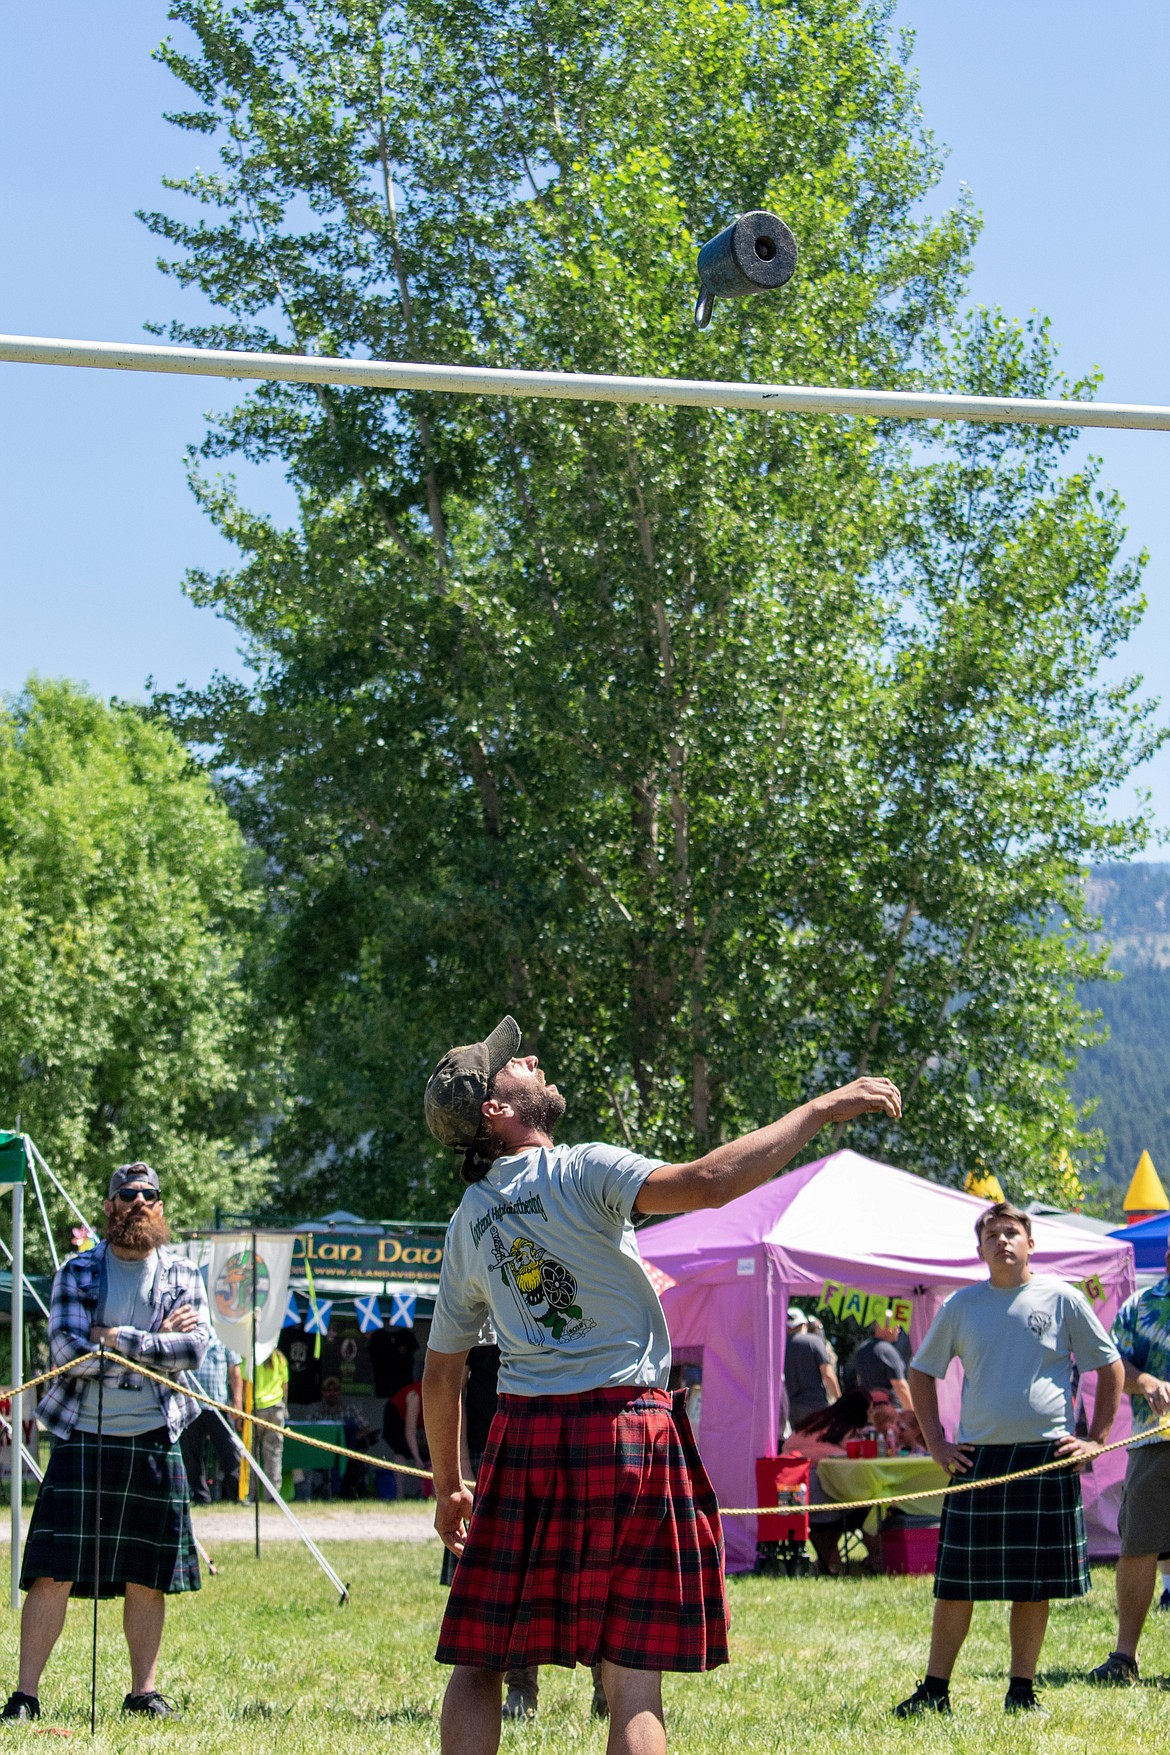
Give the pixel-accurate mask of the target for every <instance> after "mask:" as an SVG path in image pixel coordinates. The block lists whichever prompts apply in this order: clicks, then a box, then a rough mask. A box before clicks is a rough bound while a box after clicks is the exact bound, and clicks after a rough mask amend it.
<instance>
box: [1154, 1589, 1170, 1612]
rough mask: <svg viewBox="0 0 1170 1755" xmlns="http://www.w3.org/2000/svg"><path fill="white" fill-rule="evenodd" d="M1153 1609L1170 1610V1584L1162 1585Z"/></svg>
mask: <svg viewBox="0 0 1170 1755" xmlns="http://www.w3.org/2000/svg"><path fill="white" fill-rule="evenodd" d="M1154 1607H1155V1609H1170V1584H1168V1585H1163V1587H1162V1594H1161V1596H1160V1597H1159V1598H1158V1600H1157V1602H1156V1603H1155V1604H1154Z"/></svg>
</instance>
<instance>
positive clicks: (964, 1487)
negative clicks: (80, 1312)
mask: <svg viewBox="0 0 1170 1755" xmlns="http://www.w3.org/2000/svg"><path fill="white" fill-rule="evenodd" d="M104 1356H105V1358H106V1359H108V1360H110V1361H111V1362H112V1363H115V1364H118V1365H124V1366H125V1367H126V1369H127V1370H128V1371H136V1372H137V1373H138V1375H139V1376H140V1377H147V1378H149V1379H150V1381H151V1382H152V1383H160V1384H162V1386H163V1387H164V1389H170V1390H177V1391H178V1393H179V1394H180V1395H186V1396H190V1397H191V1399H192V1400H193V1401H197V1402H202V1403H203V1406H204V1407H206V1408H214V1409H215V1410H216V1412H217V1413H220V1414H226V1415H228V1416H229V1417H231V1418H234V1417H235V1415H237V1414H238V1413H239V1409H238V1408H233V1407H230V1406H229V1405H228V1404H227V1403H226V1402H217V1401H215V1400H213V1398H212V1397H211V1396H209V1395H204V1393H203V1391H202V1390H199V1389H191V1388H189V1387H188V1385H187V1384H185V1383H176V1382H175V1380H174V1378H173V1377H164V1376H163V1374H162V1372H160V1371H152V1370H151V1369H150V1367H149V1366H147V1365H141V1364H139V1363H138V1361H137V1360H136V1359H127V1358H126V1356H125V1354H124V1353H115V1352H111V1351H110V1350H109V1349H108V1348H107V1349H106V1351H105V1355H104ZM98 1357H99V1355H98V1352H97V1349H96V1348H95V1349H94V1351H93V1352H91V1353H82V1354H81V1356H80V1358H77V1359H71V1360H70V1361H69V1363H68V1364H67V1365H55V1366H54V1367H53V1368H52V1370H51V1371H43V1372H42V1373H41V1375H40V1376H39V1377H30V1378H29V1380H28V1382H27V1383H22V1384H19V1385H18V1386H17V1388H16V1389H5V1390H0V1395H5V1396H15V1395H22V1394H23V1393H24V1391H25V1390H28V1389H37V1388H39V1387H40V1385H41V1384H42V1383H48V1382H50V1380H51V1379H52V1378H54V1377H61V1376H62V1375H63V1374H64V1373H65V1372H66V1371H74V1370H76V1368H77V1366H79V1365H85V1364H87V1363H88V1362H89V1360H91V1359H96V1358H98ZM248 1418H249V1420H250V1421H251V1422H252V1423H253V1424H254V1425H256V1426H262V1427H263V1428H264V1430H265V1431H266V1432H278V1433H280V1435H281V1436H282V1437H283V1436H285V1434H286V1431H287V1428H286V1427H284V1426H280V1425H278V1424H277V1423H276V1421H275V1420H265V1419H263V1418H262V1417H261V1415H259V1414H257V1413H254V1412H253V1413H251V1414H249V1416H248ZM1164 1435H1170V1418H1168V1419H1165V1420H1163V1421H1161V1422H1160V1423H1159V1424H1158V1425H1157V1426H1150V1427H1147V1428H1146V1430H1145V1431H1144V1432H1131V1433H1130V1435H1129V1437H1128V1438H1117V1439H1115V1440H1114V1441H1113V1443H1112V1444H1103V1445H1102V1446H1101V1448H1100V1450H1099V1451H1098V1453H1097V1455H1098V1456H1108V1455H1109V1453H1110V1452H1111V1451H1114V1450H1127V1449H1128V1448H1129V1446H1130V1445H1131V1444H1138V1443H1142V1442H1144V1441H1145V1440H1146V1439H1148V1438H1156V1437H1162V1436H1164ZM289 1436H291V1437H292V1438H293V1439H295V1441H296V1442H297V1443H298V1444H308V1445H311V1446H312V1447H313V1448H314V1449H315V1450H326V1451H328V1452H329V1454H330V1455H331V1456H344V1457H346V1458H348V1459H349V1460H350V1461H352V1462H359V1463H367V1464H368V1465H369V1467H370V1468H373V1469H385V1470H386V1471H387V1472H389V1473H392V1474H396V1475H410V1476H412V1477H413V1478H414V1479H415V1480H419V1481H433V1480H434V1475H433V1474H432V1473H431V1471H430V1469H416V1468H412V1467H411V1465H410V1464H409V1463H395V1462H390V1461H388V1460H387V1458H385V1457H380V1456H370V1455H369V1453H368V1452H367V1451H364V1450H350V1449H348V1448H347V1447H346V1446H345V1445H344V1444H330V1443H329V1441H328V1440H327V1439H325V1438H313V1437H312V1436H311V1435H310V1434H309V1433H308V1432H293V1433H291V1434H289ZM794 1454H796V1453H794ZM1092 1460H1093V1461H1094V1462H1095V1461H1096V1460H1097V1459H1096V1457H1094V1458H1093V1459H1092ZM1077 1462H1078V1459H1077V1458H1076V1457H1056V1458H1054V1460H1053V1461H1052V1462H1046V1463H1037V1464H1036V1465H1035V1466H1034V1467H1033V1468H1030V1469H1015V1470H1014V1471H1013V1472H1012V1473H1011V1474H1010V1475H987V1476H985V1477H984V1478H983V1479H982V1480H979V1481H952V1482H951V1484H950V1485H949V1486H947V1487H924V1488H921V1489H919V1490H916V1491H915V1492H913V1493H889V1494H886V1495H885V1496H884V1497H883V1498H880V1499H828V1500H823V1501H821V1503H820V1504H818V1505H815V1506H814V1505H810V1506H805V1507H801V1508H800V1509H801V1510H802V1511H804V1510H808V1511H827V1510H830V1509H831V1508H832V1507H833V1506H836V1505H839V1506H841V1507H842V1509H846V1508H847V1509H848V1510H850V1511H872V1510H877V1509H881V1508H883V1507H885V1506H887V1505H899V1506H900V1505H911V1504H913V1503H914V1502H915V1501H916V1500H920V1499H946V1498H949V1497H950V1496H951V1495H952V1494H955V1493H978V1492H981V1491H982V1489H983V1488H984V1487H1004V1486H1006V1485H1007V1484H1008V1483H1009V1482H1011V1481H1026V1480H1028V1479H1029V1478H1030V1477H1031V1476H1033V1475H1048V1474H1051V1473H1052V1472H1053V1471H1054V1470H1055V1469H1072V1468H1076V1466H1077ZM463 1485H464V1486H465V1487H471V1488H474V1486H475V1482H474V1481H464V1483H463ZM795 1509H797V1508H795V1507H793V1506H791V1505H734V1506H720V1508H719V1515H720V1516H721V1517H777V1516H779V1517H783V1516H784V1515H785V1514H786V1513H787V1514H788V1515H791V1514H792V1512H793V1511H794V1510H795Z"/></svg>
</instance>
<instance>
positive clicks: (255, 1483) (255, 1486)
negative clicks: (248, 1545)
mask: <svg viewBox="0 0 1170 1755" xmlns="http://www.w3.org/2000/svg"><path fill="white" fill-rule="evenodd" d="M256 1393H257V1384H256V1233H255V1231H253V1233H252V1412H253V1414H255V1413H256ZM259 1456H260V1428H259V1426H257V1424H256V1422H255V1420H253V1421H252V1490H253V1492H254V1493H255V1495H256V1558H257V1560H259V1558H260V1476H259V1475H258V1474H257V1473H256V1466H255V1465H256V1463H257V1461H258V1460H259Z"/></svg>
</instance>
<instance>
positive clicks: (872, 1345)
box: [846, 1335, 906, 1395]
mask: <svg viewBox="0 0 1170 1755" xmlns="http://www.w3.org/2000/svg"><path fill="white" fill-rule="evenodd" d="M846 1376H847V1377H848V1378H849V1380H850V1382H855V1383H856V1384H857V1387H858V1388H859V1389H863V1390H865V1392H866V1394H867V1395H869V1394H872V1392H873V1391H874V1390H875V1389H881V1390H884V1391H885V1392H886V1394H887V1395H889V1394H890V1392H891V1391H892V1389H893V1387H894V1383H895V1381H896V1380H898V1379H904V1378H905V1376H906V1366H905V1364H904V1363H903V1360H902V1355H901V1353H900V1352H899V1351H898V1349H897V1347H896V1346H895V1345H894V1343H893V1341H879V1340H878V1338H877V1336H876V1335H871V1337H870V1338H869V1340H867V1341H862V1343H861V1345H860V1346H859V1347H858V1349H857V1351H856V1352H855V1353H854V1355H853V1357H852V1359H850V1361H849V1370H848V1372H847V1373H846Z"/></svg>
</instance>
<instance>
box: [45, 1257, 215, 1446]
mask: <svg viewBox="0 0 1170 1755" xmlns="http://www.w3.org/2000/svg"><path fill="white" fill-rule="evenodd" d="M108 1247H109V1246H108V1244H106V1243H99V1244H98V1245H97V1247H96V1249H89V1250H86V1252H85V1253H84V1254H83V1255H74V1256H70V1258H69V1260H68V1261H64V1262H62V1264H61V1266H60V1268H59V1270H58V1272H57V1275H56V1277H55V1279H54V1280H53V1292H52V1296H51V1298H50V1300H49V1358H50V1361H51V1363H52V1364H54V1365H68V1363H69V1361H70V1360H71V1359H80V1358H81V1356H82V1354H83V1353H89V1352H92V1351H93V1342H92V1341H91V1340H90V1338H89V1331H90V1329H91V1328H92V1327H93V1325H94V1324H95V1323H96V1321H97V1312H98V1308H99V1305H100V1303H101V1298H102V1293H103V1291H104V1288H105V1277H106V1275H105V1260H106V1252H107V1249H108ZM180 1304H189V1305H190V1306H191V1308H192V1310H194V1312H195V1314H196V1315H197V1316H198V1318H199V1322H198V1325H197V1327H195V1328H193V1329H192V1330H191V1332H190V1334H185V1335H184V1334H165V1335H164V1334H160V1333H159V1332H158V1331H159V1329H160V1327H161V1326H162V1322H163V1318H164V1317H166V1316H169V1314H170V1313H171V1311H172V1310H175V1309H177V1308H178V1306H179V1305H180ZM210 1334H211V1318H210V1315H209V1313H208V1309H207V1292H206V1290H205V1289H204V1285H203V1276H202V1274H201V1273H200V1272H199V1269H198V1268H197V1267H196V1266H195V1265H194V1263H193V1262H189V1261H187V1260H186V1259H185V1257H183V1256H181V1255H172V1254H171V1252H170V1250H169V1249H160V1250H159V1252H158V1272H157V1273H156V1274H155V1277H154V1292H153V1296H152V1310H151V1321H150V1329H149V1330H144V1329H140V1328H120V1329H119V1330H118V1333H117V1340H116V1342H115V1351H117V1352H119V1353H124V1354H125V1356H126V1357H127V1358H128V1359H137V1360H139V1361H140V1362H141V1363H142V1364H143V1365H147V1366H149V1367H150V1369H151V1370H152V1371H159V1372H162V1373H164V1374H165V1375H166V1376H167V1377H179V1376H181V1375H182V1373H183V1372H185V1371H197V1370H198V1369H199V1366H200V1365H201V1364H202V1363H203V1355H204V1353H205V1352H206V1351H207V1343H208V1339H209V1337H210ZM97 1374H98V1362H97V1360H96V1359H91V1360H89V1362H88V1363H87V1364H85V1365H79V1366H78V1367H77V1370H76V1371H69V1372H66V1373H65V1375H64V1376H62V1377H55V1378H54V1379H53V1381H52V1383H50V1385H49V1387H48V1389H47V1390H46V1391H45V1394H44V1396H43V1397H42V1399H41V1403H40V1406H39V1407H38V1408H37V1419H38V1420H39V1421H40V1423H41V1425H42V1426H44V1427H45V1429H46V1430H47V1431H48V1432H51V1433H52V1435H53V1437H54V1438H68V1437H69V1434H70V1433H71V1432H72V1431H73V1428H74V1426H75V1425H76V1423H77V1416H78V1414H79V1413H80V1412H81V1402H82V1398H83V1396H84V1395H85V1385H86V1380H87V1379H88V1378H91V1377H96V1376H97ZM105 1380H106V1383H107V1384H113V1385H116V1386H118V1387H120V1388H124V1389H139V1388H141V1387H142V1384H143V1381H144V1380H143V1379H142V1378H141V1377H140V1376H139V1374H138V1373H137V1372H136V1371H128V1370H127V1369H126V1368H125V1366H122V1365H107V1367H106V1379H105ZM154 1387H155V1388H156V1389H157V1390H158V1398H159V1402H160V1403H161V1405H162V1414H163V1418H164V1420H165V1421H166V1427H167V1431H168V1432H169V1433H170V1435H171V1442H172V1444H173V1443H174V1441H175V1439H176V1438H177V1437H178V1436H179V1433H180V1432H181V1431H182V1430H183V1427H184V1426H189V1425H190V1424H191V1421H192V1420H194V1419H195V1417H196V1415H197V1414H198V1413H199V1412H200V1407H199V1403H198V1402H195V1401H192V1400H191V1397H190V1396H186V1395H181V1394H180V1393H179V1391H178V1390H177V1389H164V1388H163V1387H162V1385H161V1384H155V1385H154Z"/></svg>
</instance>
